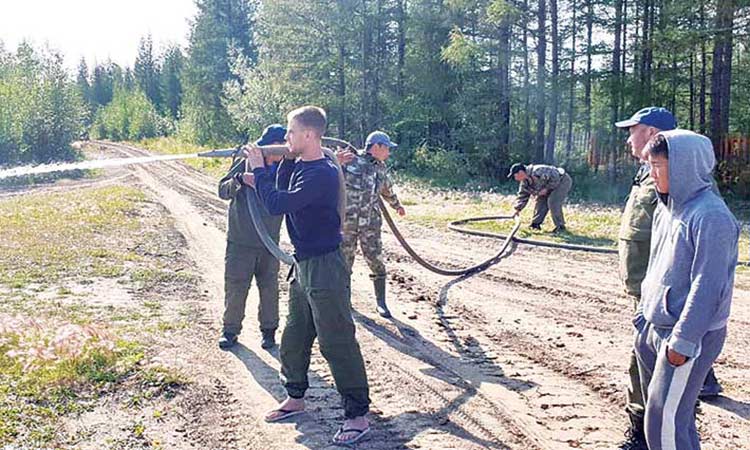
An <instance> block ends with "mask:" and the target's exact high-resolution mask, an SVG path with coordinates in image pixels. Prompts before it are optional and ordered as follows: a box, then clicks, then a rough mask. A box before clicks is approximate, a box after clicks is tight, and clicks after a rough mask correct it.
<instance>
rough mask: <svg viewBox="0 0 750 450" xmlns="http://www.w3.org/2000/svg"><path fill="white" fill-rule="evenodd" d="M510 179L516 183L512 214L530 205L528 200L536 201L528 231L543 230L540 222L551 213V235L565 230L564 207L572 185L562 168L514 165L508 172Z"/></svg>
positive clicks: (540, 165)
mask: <svg viewBox="0 0 750 450" xmlns="http://www.w3.org/2000/svg"><path fill="white" fill-rule="evenodd" d="M511 177H513V178H514V179H515V180H516V181H518V182H519V185H518V194H517V195H516V202H515V204H514V205H513V209H515V211H516V212H515V215H518V214H520V213H521V211H522V210H523V209H524V208H525V207H526V205H527V204H528V202H529V198H530V197H531V196H534V197H535V198H536V201H535V204H534V217H533V218H532V219H531V228H533V229H535V230H541V229H542V222H544V219H545V217H547V212H548V211H551V212H552V222H554V224H555V229H554V230H553V233H559V232H563V231H565V216H563V209H562V207H563V204H564V203H565V199H566V198H567V196H568V192H570V188H571V186H572V185H573V180H572V179H571V178H570V175H568V174H567V173H565V170H564V169H561V168H558V167H554V166H547V165H544V164H533V165H532V164H529V165H523V164H518V163H517V164H513V166H511V168H510V172H509V173H508V178H511Z"/></svg>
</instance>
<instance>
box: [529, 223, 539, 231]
mask: <svg viewBox="0 0 750 450" xmlns="http://www.w3.org/2000/svg"><path fill="white" fill-rule="evenodd" d="M529 228H531V229H532V230H537V231H541V230H542V224H541V223H532V224H531V225H529Z"/></svg>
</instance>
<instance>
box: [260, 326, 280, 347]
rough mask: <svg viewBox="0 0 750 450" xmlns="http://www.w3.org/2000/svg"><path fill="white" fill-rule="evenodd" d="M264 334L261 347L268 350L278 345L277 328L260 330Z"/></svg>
mask: <svg viewBox="0 0 750 450" xmlns="http://www.w3.org/2000/svg"><path fill="white" fill-rule="evenodd" d="M260 332H261V334H263V340H262V341H260V347H261V348H263V349H266V350H268V349H269V348H273V347H274V346H276V328H270V329H268V330H260Z"/></svg>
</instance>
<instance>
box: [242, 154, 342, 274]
mask: <svg viewBox="0 0 750 450" xmlns="http://www.w3.org/2000/svg"><path fill="white" fill-rule="evenodd" d="M253 174H254V175H255V187H256V189H257V191H258V194H259V196H260V198H261V201H262V202H263V205H264V206H265V207H266V209H267V210H268V212H269V213H270V214H286V227H287V231H288V233H289V238H290V239H291V240H292V245H294V250H295V253H296V256H297V259H298V260H300V261H302V260H305V259H309V258H312V257H315V256H320V255H324V254H326V253H329V252H332V251H334V250H336V249H337V248H338V246H339V244H341V218H340V217H339V212H338V203H339V179H338V176H339V174H338V171H337V169H336V166H335V165H334V163H333V162H331V161H330V160H329V159H328V158H321V159H316V160H315V161H301V160H300V161H296V162H295V161H291V160H283V161H282V162H281V164H279V167H278V169H277V174H276V185H275V186H274V180H273V177H272V175H271V171H270V170H269V169H268V168H263V167H261V168H257V169H255V170H253Z"/></svg>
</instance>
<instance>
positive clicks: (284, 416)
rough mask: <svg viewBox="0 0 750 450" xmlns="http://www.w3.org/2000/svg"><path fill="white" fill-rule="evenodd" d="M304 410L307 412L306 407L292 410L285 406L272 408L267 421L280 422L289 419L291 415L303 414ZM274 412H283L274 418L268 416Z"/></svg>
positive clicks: (266, 418)
mask: <svg viewBox="0 0 750 450" xmlns="http://www.w3.org/2000/svg"><path fill="white" fill-rule="evenodd" d="M303 412H305V410H304V409H297V410H291V409H284V408H276V409H272V410H271V411H268V413H267V414H266V416H265V421H266V422H268V423H274V422H280V421H282V420H284V419H288V418H290V417H293V416H296V415H299V414H302V413H303ZM273 413H281V414H280V415H278V416H275V417H273V418H269V417H268V416H269V415H270V414H273Z"/></svg>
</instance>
